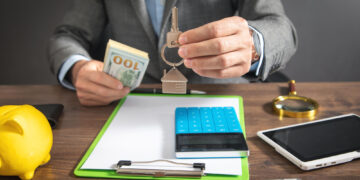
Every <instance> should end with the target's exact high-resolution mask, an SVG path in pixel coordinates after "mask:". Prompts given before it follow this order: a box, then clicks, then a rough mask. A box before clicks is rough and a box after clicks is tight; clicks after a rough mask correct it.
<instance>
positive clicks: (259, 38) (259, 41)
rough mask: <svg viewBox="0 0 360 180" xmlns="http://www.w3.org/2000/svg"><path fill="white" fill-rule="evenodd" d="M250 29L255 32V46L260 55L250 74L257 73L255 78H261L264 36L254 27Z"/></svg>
mask: <svg viewBox="0 0 360 180" xmlns="http://www.w3.org/2000/svg"><path fill="white" fill-rule="evenodd" d="M249 28H250V29H251V30H253V32H255V33H253V40H254V46H255V50H256V53H258V54H259V55H260V58H259V60H258V61H256V62H255V63H254V64H252V65H251V67H250V72H255V76H259V73H260V69H261V66H262V64H263V61H264V48H265V47H264V36H263V35H262V34H261V33H260V32H259V31H258V30H256V29H255V28H254V27H252V26H249Z"/></svg>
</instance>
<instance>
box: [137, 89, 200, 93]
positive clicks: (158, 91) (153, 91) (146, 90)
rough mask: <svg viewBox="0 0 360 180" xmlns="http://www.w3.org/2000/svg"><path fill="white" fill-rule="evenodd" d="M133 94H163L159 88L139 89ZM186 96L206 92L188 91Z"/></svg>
mask: <svg viewBox="0 0 360 180" xmlns="http://www.w3.org/2000/svg"><path fill="white" fill-rule="evenodd" d="M131 93H151V94H162V91H161V89H159V88H138V89H134V90H133V91H131ZM186 94H206V92H205V91H199V90H192V89H187V90H186Z"/></svg>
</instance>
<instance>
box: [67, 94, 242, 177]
mask: <svg viewBox="0 0 360 180" xmlns="http://www.w3.org/2000/svg"><path fill="white" fill-rule="evenodd" d="M129 95H131V96H159V97H161V96H165V97H166V96H168V97H199V98H201V97H212V98H237V99H238V100H239V119H240V124H241V127H243V131H244V136H246V132H245V122H244V113H243V100H242V97H241V96H231V95H172V94H129ZM126 98H127V97H125V98H123V99H122V100H121V101H120V102H119V104H118V105H117V106H116V108H115V109H114V111H113V112H112V114H111V115H110V117H109V118H108V120H107V121H106V122H105V124H104V126H103V127H102V129H101V130H100V132H99V134H98V135H97V136H96V138H95V139H94V141H93V142H92V144H91V145H90V147H89V149H88V150H87V151H86V153H85V155H84V156H83V158H82V159H81V160H80V162H79V163H78V165H77V166H76V168H75V170H74V174H75V175H76V176H78V177H93V178H117V179H164V180H176V179H184V178H178V177H161V178H155V177H153V176H129V175H119V174H117V173H116V170H95V169H81V167H82V165H83V164H84V163H85V161H86V160H87V159H88V158H89V156H90V154H91V153H92V152H93V150H94V149H95V147H96V145H97V144H98V142H99V141H100V139H101V138H102V136H103V135H104V133H105V132H106V130H107V128H108V127H109V125H110V124H111V122H112V120H113V119H114V117H115V115H116V114H117V112H118V111H119V109H120V108H121V107H122V105H123V104H124V102H125V101H126ZM241 166H242V175H241V176H236V175H215V174H208V175H206V176H203V177H202V178H201V179H204V180H215V179H220V178H221V179H224V180H232V179H249V168H248V158H242V159H241ZM186 179H198V178H186Z"/></svg>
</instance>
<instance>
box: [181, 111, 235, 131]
mask: <svg viewBox="0 0 360 180" xmlns="http://www.w3.org/2000/svg"><path fill="white" fill-rule="evenodd" d="M175 121H176V123H175V126H176V133H178V134H181V133H227V132H242V130H241V126H240V122H239V120H238V117H237V114H236V112H235V109H234V108H233V107H189V108H184V107H181V108H176V110H175Z"/></svg>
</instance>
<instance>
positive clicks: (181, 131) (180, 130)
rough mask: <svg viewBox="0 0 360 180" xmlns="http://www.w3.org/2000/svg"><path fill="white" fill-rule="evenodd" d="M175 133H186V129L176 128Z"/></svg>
mask: <svg viewBox="0 0 360 180" xmlns="http://www.w3.org/2000/svg"><path fill="white" fill-rule="evenodd" d="M176 133H177V134H185V133H188V131H187V130H186V129H176Z"/></svg>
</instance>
